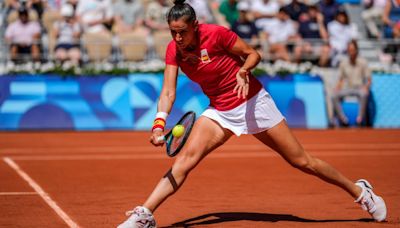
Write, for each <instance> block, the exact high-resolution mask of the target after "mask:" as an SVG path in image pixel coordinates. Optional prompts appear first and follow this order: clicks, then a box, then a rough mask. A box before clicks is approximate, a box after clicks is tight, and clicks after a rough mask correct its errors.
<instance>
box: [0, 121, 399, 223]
mask: <svg viewBox="0 0 400 228" xmlns="http://www.w3.org/2000/svg"><path fill="white" fill-rule="evenodd" d="M294 132H295V134H296V135H297V136H298V139H299V141H300V142H301V143H302V144H303V145H304V148H305V149H306V150H307V151H309V152H310V153H311V154H313V155H315V156H317V157H319V158H321V159H323V160H325V161H327V162H329V163H330V164H332V165H333V166H334V167H336V168H337V169H339V170H340V171H341V172H343V173H344V174H345V175H346V176H348V177H349V178H350V179H352V180H357V179H358V178H365V179H368V180H369V181H370V182H371V183H372V184H373V185H374V188H375V191H376V193H378V194H379V195H382V196H383V197H384V199H385V201H386V203H387V206H388V218H387V222H384V223H375V222H373V221H371V220H370V217H369V215H368V214H367V213H366V212H364V211H362V210H361V209H360V208H359V206H358V205H357V204H355V203H353V199H352V198H351V197H350V196H349V195H347V193H345V192H344V191H342V190H341V189H339V188H337V187H335V186H332V185H329V184H326V183H324V182H322V181H320V180H319V179H317V178H315V177H312V176H309V175H305V174H303V173H301V172H300V171H298V170H296V169H294V168H292V167H290V166H289V165H288V164H287V163H285V162H284V160H283V159H282V158H280V157H279V156H276V154H275V153H274V152H272V151H271V150H270V149H268V148H266V147H264V146H263V145H261V143H259V142H258V141H256V140H255V139H254V138H253V137H252V136H242V137H240V138H237V137H232V139H231V140H230V141H229V142H228V143H227V144H226V145H224V146H222V147H221V148H220V149H218V150H216V151H214V152H213V153H212V154H211V155H210V156H209V157H207V158H206V159H205V160H204V161H203V162H202V163H201V164H200V165H199V166H198V167H197V168H196V169H195V170H194V171H193V172H192V173H191V174H190V176H189V178H188V180H187V182H186V183H185V185H184V186H183V187H182V188H181V189H180V190H179V192H178V193H177V194H176V195H174V196H172V197H171V198H169V199H168V201H166V202H165V203H164V204H163V205H162V206H161V207H160V208H159V209H158V210H157V211H156V212H155V217H156V219H157V223H158V225H159V227H272V226H273V227H399V226H400V203H399V202H400V179H399V177H400V168H399V163H400V130H371V129H359V130H358V129H357V130H356V129H347V130H327V131H325V130H321V131H317V130H313V131H312V130H295V131H294ZM148 137H149V134H148V133H147V132H101V133H99V132H47V133H37V132H25V133H5V132H3V133H0V156H1V157H2V161H1V162H0V227H68V225H67V224H66V223H65V221H64V220H63V219H62V218H61V217H60V216H59V215H58V214H57V213H56V211H55V210H54V209H53V208H51V207H50V206H49V205H48V204H47V203H46V202H45V200H43V198H42V197H41V196H40V195H39V194H37V192H35V190H34V188H32V187H31V186H30V185H29V184H28V182H27V181H25V180H24V179H23V178H22V177H21V176H20V175H19V174H18V173H17V171H16V170H15V169H13V168H12V167H11V166H10V165H9V163H7V162H6V160H7V159H5V158H9V159H11V160H9V161H12V162H15V164H17V165H18V166H19V167H20V168H21V170H22V171H23V172H25V173H26V174H27V175H28V176H29V177H30V178H31V179H32V180H33V181H34V182H36V183H37V184H38V185H39V186H40V187H41V189H43V191H44V193H45V194H48V195H49V196H50V197H51V199H52V200H53V201H54V202H56V203H57V205H58V206H59V208H60V209H61V210H62V211H64V212H65V213H66V214H67V215H68V216H69V218H70V219H71V220H72V221H73V222H74V223H76V224H78V225H79V226H80V227H115V226H116V225H118V224H119V223H120V222H122V221H123V220H125V218H126V217H125V215H124V212H125V211H126V210H130V209H132V208H133V207H134V206H136V205H140V204H142V203H143V201H144V200H145V198H146V197H147V196H148V194H149V193H150V192H151V190H152V189H153V187H154V186H155V185H156V183H157V182H158V180H159V179H160V177H161V176H162V175H163V174H164V173H165V172H166V171H167V170H168V168H169V167H170V166H171V164H172V162H173V159H170V158H168V157H167V156H166V155H165V152H164V148H154V147H152V146H151V145H150V144H149V143H148Z"/></svg>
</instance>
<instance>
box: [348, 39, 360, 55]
mask: <svg viewBox="0 0 400 228" xmlns="http://www.w3.org/2000/svg"><path fill="white" fill-rule="evenodd" d="M347 53H348V55H349V57H350V59H356V58H357V55H358V49H357V47H356V45H355V44H354V43H353V42H350V43H349V45H348V47H347Z"/></svg>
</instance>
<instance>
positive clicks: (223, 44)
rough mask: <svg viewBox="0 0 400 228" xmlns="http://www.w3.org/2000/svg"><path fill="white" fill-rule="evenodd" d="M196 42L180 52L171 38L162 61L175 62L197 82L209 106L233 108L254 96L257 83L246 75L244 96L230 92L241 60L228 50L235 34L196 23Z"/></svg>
mask: <svg viewBox="0 0 400 228" xmlns="http://www.w3.org/2000/svg"><path fill="white" fill-rule="evenodd" d="M198 34H199V41H200V42H199V45H197V47H196V48H195V50H193V51H184V52H182V51H180V50H179V49H178V47H177V46H176V44H175V41H174V40H172V41H171V42H170V43H169V44H168V47H167V51H166V56H165V63H166V64H169V65H175V66H178V67H180V68H181V69H182V71H183V72H184V73H185V74H186V75H187V76H188V77H189V78H190V79H191V80H192V81H194V82H196V83H198V84H199V85H200V86H201V88H202V90H203V92H204V93H205V94H206V96H207V97H208V98H209V99H210V106H212V107H214V108H215V109H217V110H220V111H226V110H230V109H233V108H235V107H237V106H239V105H240V104H242V103H244V102H245V101H246V100H248V99H250V98H251V97H253V96H254V95H256V94H257V93H258V92H259V91H260V89H261V88H262V85H261V83H260V82H259V81H258V80H257V79H256V78H255V77H254V76H252V75H250V82H249V83H250V85H249V86H250V87H249V88H250V89H249V94H248V96H247V98H246V99H243V98H238V97H237V93H235V92H233V89H234V88H235V86H236V84H237V82H236V73H237V72H238V71H239V69H240V67H241V66H242V65H243V63H244V62H243V60H242V59H241V58H240V57H239V56H237V55H234V54H231V53H230V52H229V50H230V49H231V48H232V47H233V45H234V44H235V42H236V40H237V35H236V34H235V33H234V32H232V31H230V30H228V29H226V28H224V27H221V26H218V25H211V24H210V25H209V24H200V25H199V33H198Z"/></svg>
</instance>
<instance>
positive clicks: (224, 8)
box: [219, 0, 239, 27]
mask: <svg viewBox="0 0 400 228" xmlns="http://www.w3.org/2000/svg"><path fill="white" fill-rule="evenodd" d="M219 12H221V14H222V15H224V17H225V20H226V21H227V22H228V23H229V25H230V26H231V27H232V25H233V23H235V22H236V21H237V19H238V18H239V11H238V9H237V0H224V1H222V2H221V4H220V5H219Z"/></svg>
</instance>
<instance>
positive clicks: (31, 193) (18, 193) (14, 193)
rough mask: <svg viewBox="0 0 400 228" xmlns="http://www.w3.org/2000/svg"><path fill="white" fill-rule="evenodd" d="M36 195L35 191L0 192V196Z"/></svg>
mask: <svg viewBox="0 0 400 228" xmlns="http://www.w3.org/2000/svg"><path fill="white" fill-rule="evenodd" d="M30 195H38V193H37V192H0V196H30Z"/></svg>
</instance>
